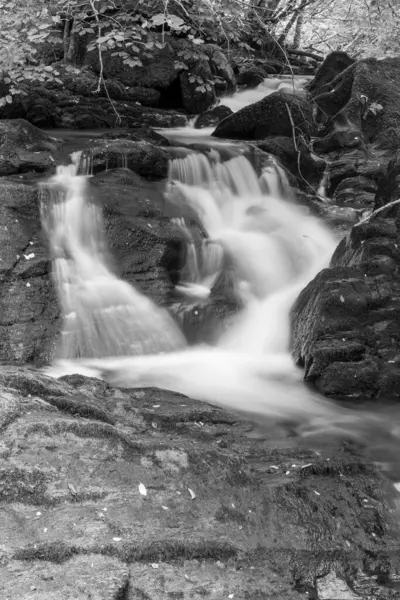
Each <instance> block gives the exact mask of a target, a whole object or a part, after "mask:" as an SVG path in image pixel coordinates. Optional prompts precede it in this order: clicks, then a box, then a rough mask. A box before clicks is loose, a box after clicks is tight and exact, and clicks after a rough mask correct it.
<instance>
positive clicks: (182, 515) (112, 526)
mask: <svg viewBox="0 0 400 600" xmlns="http://www.w3.org/2000/svg"><path fill="white" fill-rule="evenodd" d="M0 395H1V396H0V397H1V402H0V428H1V431H2V436H1V438H0V510H1V520H0V598H2V599H6V598H8V599H9V600H17V599H18V600H22V599H23V600H27V599H29V600H39V599H40V600H42V599H43V600H44V599H46V600H48V599H50V600H52V599H53V598H54V600H55V599H56V598H57V600H59V599H64V598H65V599H67V598H68V599H69V598H71V599H72V598H73V599H74V600H81V599H82V600H83V599H86V598H92V599H101V600H103V599H104V600H111V599H115V600H117V599H128V600H133V599H135V600H136V599H144V598H146V599H150V600H156V599H159V598H182V599H185V598H197V597H199V598H200V597H208V598H211V599H217V598H218V599H219V598H249V599H250V598H253V599H255V598H257V599H258V598H263V599H264V598H265V599H268V598H270V599H271V600H272V599H274V600H276V599H279V598H282V599H285V600H286V599H287V600H289V599H296V598H300V597H304V595H305V593H306V592H309V594H311V596H308V597H315V598H317V597H318V596H317V595H316V594H317V588H318V586H317V583H318V582H319V583H318V585H319V588H318V589H321V590H325V591H324V594H325V595H324V598H326V599H328V598H329V594H328V595H326V594H327V593H326V590H327V589H331V588H329V586H327V585H326V578H327V577H328V580H329V582H331V583H332V581H331V580H333V581H336V580H335V578H336V579H337V580H338V581H339V584H338V586H337V589H345V590H347V589H349V590H350V592H351V590H352V589H353V588H354V586H355V585H356V584H357V581H358V579H357V573H358V572H359V573H364V576H365V577H367V576H369V577H371V578H372V584H371V585H372V587H373V589H374V590H378V591H379V593H380V597H382V598H386V597H390V595H387V594H390V593H391V592H390V590H386V591H385V589H384V588H383V587H382V586H378V584H377V583H376V580H377V577H379V578H380V581H383V580H385V578H386V579H387V578H388V577H389V575H390V573H391V572H394V571H395V570H396V568H397V567H396V565H397V563H398V554H399V552H398V545H397V542H396V539H395V536H394V535H393V534H392V528H393V524H392V521H391V517H390V514H389V512H390V511H389V510H388V508H387V506H386V503H385V500H384V497H383V493H382V481H381V480H380V478H379V477H378V476H377V474H376V473H375V472H374V471H373V470H372V469H371V468H370V467H369V466H368V465H367V464H365V462H363V460H362V459H361V458H360V457H359V456H358V455H356V454H355V453H351V452H350V451H349V450H346V449H344V447H340V445H338V444H337V443H336V445H334V444H333V445H325V447H324V448H319V449H318V450H317V451H316V449H315V448H314V449H307V448H304V447H303V448H299V447H296V446H295V445H294V443H292V442H291V441H290V440H289V441H287V440H283V441H282V440H281V442H280V443H278V442H279V441H277V440H271V439H269V440H268V439H256V438H253V437H251V435H249V433H250V431H251V426H250V425H248V424H247V423H245V422H243V421H240V420H238V419H237V418H236V417H232V416H231V415H229V414H228V413H226V412H224V411H222V410H220V409H218V408H214V407H213V406H209V405H206V404H203V403H199V402H195V401H192V400H190V399H188V398H186V397H184V396H180V395H177V394H172V393H170V392H165V391H162V390H158V389H147V390H131V391H124V392H122V391H121V390H117V389H113V388H110V387H109V386H107V385H106V384H105V383H103V382H101V381H98V380H94V379H89V378H85V377H81V376H68V377H65V378H63V380H54V379H51V378H49V377H47V376H45V375H42V374H40V373H38V372H35V371H33V370H28V369H25V368H18V367H10V366H7V367H1V368H0ZM278 446H279V447H280V448H279V449H278ZM332 573H333V574H332ZM321 578H325V579H321ZM330 585H331V584H330ZM331 587H332V586H331ZM332 589H336V588H335V586H333V588H332ZM306 597H307V596H306Z"/></svg>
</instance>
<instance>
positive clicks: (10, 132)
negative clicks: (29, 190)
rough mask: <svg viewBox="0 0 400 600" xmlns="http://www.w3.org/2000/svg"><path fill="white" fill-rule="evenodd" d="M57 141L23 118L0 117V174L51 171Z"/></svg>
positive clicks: (55, 158) (55, 156)
mask: <svg viewBox="0 0 400 600" xmlns="http://www.w3.org/2000/svg"><path fill="white" fill-rule="evenodd" d="M60 147H61V143H60V141H59V140H56V139H54V138H52V137H50V136H48V135H46V134H45V133H43V132H42V131H40V129H37V128H36V127H34V126H33V125H31V124H30V123H28V122H27V121H25V120H23V119H3V120H0V176H4V175H13V174H15V173H26V172H39V173H43V172H51V171H53V170H54V169H55V165H56V160H57V159H58V158H59V157H60V155H61V153H60Z"/></svg>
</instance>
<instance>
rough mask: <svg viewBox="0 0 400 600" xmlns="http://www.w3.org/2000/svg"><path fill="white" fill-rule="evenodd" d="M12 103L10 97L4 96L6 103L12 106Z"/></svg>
mask: <svg viewBox="0 0 400 600" xmlns="http://www.w3.org/2000/svg"><path fill="white" fill-rule="evenodd" d="M12 101H13V99H12V96H10V95H8V96H6V102H8V104H12Z"/></svg>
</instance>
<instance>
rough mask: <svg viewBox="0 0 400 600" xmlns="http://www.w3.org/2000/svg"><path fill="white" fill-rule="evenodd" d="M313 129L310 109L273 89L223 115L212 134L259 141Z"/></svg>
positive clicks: (304, 132) (297, 99)
mask: <svg viewBox="0 0 400 600" xmlns="http://www.w3.org/2000/svg"><path fill="white" fill-rule="evenodd" d="M312 131H313V118H312V108H311V106H310V105H309V104H308V102H307V101H305V100H303V99H302V98H297V97H296V96H293V95H292V94H285V93H283V92H274V93H273V94H270V95H269V96H266V97H265V98H263V99H262V100H259V101H258V102H254V104H250V105H249V106H245V107H244V108H242V109H241V110H239V111H238V112H236V113H234V114H233V115H231V116H230V117H227V118H226V119H224V120H223V121H221V123H219V125H218V126H217V128H216V130H215V131H214V133H213V136H215V137H222V138H233V139H248V140H261V139H264V138H266V137H268V136H273V135H277V136H288V137H292V136H293V135H295V136H296V137H297V136H298V135H301V134H302V135H304V136H306V137H307V138H308V137H309V136H310V135H311V133H312Z"/></svg>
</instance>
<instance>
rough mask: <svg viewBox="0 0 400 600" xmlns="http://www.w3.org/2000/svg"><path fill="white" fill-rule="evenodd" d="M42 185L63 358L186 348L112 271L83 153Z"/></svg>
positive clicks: (164, 315) (162, 316)
mask: <svg viewBox="0 0 400 600" xmlns="http://www.w3.org/2000/svg"><path fill="white" fill-rule="evenodd" d="M72 161H73V162H72V164H71V165H68V166H60V167H58V168H57V173H56V175H55V176H54V177H52V178H51V179H50V180H48V181H47V182H46V183H44V184H42V186H41V201H40V206H41V218H42V223H43V228H44V230H45V231H46V233H47V236H48V239H49V245H50V252H51V256H52V262H53V279H54V284H55V288H56V290H57V293H58V298H59V302H60V307H61V315H62V319H63V325H62V332H61V340H60V344H59V348H58V356H59V358H61V359H74V358H79V357H94V356H96V357H100V356H103V357H104V356H122V355H124V356H130V355H135V354H147V353H153V352H163V351H170V350H174V349H177V348H181V347H183V346H184V345H185V341H184V337H183V335H182V334H181V332H180V330H179V328H178V327H177V325H176V324H175V322H174V321H173V319H172V318H171V316H170V315H169V314H168V312H167V311H165V310H163V309H161V308H159V307H157V306H156V305H155V304H154V303H153V302H152V301H151V300H150V299H149V298H146V296H144V295H143V294H142V293H141V292H140V291H139V290H138V289H136V288H135V287H133V286H132V285H130V284H128V283H127V282H125V281H122V280H121V279H120V278H118V277H117V276H116V275H115V274H114V273H113V272H112V270H111V268H110V266H109V262H110V261H109V260H108V251H107V245H106V242H105V236H104V231H103V222H102V214H101V209H100V207H99V206H98V205H97V204H96V203H95V202H93V201H91V200H90V199H89V198H88V196H89V191H88V177H87V176H85V175H80V174H79V172H80V170H83V172H84V173H87V172H88V171H89V170H90V164H88V163H86V162H85V161H83V159H82V155H81V153H76V154H74V155H72Z"/></svg>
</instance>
